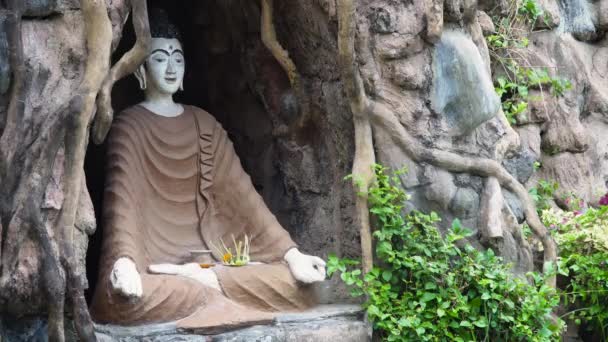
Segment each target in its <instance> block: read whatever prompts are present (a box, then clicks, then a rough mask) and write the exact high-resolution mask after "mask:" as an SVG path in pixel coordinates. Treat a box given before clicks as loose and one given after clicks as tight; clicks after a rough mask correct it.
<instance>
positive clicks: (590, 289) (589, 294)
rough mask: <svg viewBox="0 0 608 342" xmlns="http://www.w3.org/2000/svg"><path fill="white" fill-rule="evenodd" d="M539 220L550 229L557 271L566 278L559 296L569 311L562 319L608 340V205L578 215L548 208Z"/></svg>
mask: <svg viewBox="0 0 608 342" xmlns="http://www.w3.org/2000/svg"><path fill="white" fill-rule="evenodd" d="M542 219H543V221H544V223H545V224H546V225H547V226H549V227H551V228H553V232H554V237H555V240H556V242H557V244H558V246H559V250H560V258H559V262H558V270H559V273H560V274H562V275H563V276H565V277H566V279H567V281H566V282H565V285H564V286H563V288H562V293H561V296H562V301H563V303H564V305H565V306H567V307H568V308H569V309H570V310H571V311H570V312H568V313H566V314H565V315H564V316H566V317H568V318H570V319H571V320H573V321H574V322H576V323H578V324H580V323H585V324H586V325H587V326H588V327H589V328H590V329H592V330H594V331H596V332H599V333H600V334H601V336H602V337H603V341H608V338H607V336H608V206H602V207H600V208H599V209H594V208H589V209H587V210H586V211H585V212H583V213H582V214H580V215H577V214H576V213H573V212H562V211H556V210H553V209H549V210H544V211H543V215H542Z"/></svg>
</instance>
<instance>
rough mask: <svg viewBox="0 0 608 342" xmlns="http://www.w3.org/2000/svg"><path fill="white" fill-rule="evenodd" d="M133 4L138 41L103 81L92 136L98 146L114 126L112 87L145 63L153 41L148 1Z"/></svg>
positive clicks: (137, 0)
mask: <svg viewBox="0 0 608 342" xmlns="http://www.w3.org/2000/svg"><path fill="white" fill-rule="evenodd" d="M131 4H132V5H131V6H132V17H133V27H134V28H135V36H136V41H135V45H134V46H133V48H132V49H131V50H129V51H128V52H127V53H125V54H124V55H123V56H122V57H121V58H120V60H119V61H118V62H117V63H116V64H115V65H114V66H113V67H112V69H111V70H110V73H109V74H108V75H107V77H106V78H105V80H104V81H103V85H102V87H101V91H100V92H99V95H98V98H97V115H96V116H95V122H94V124H93V130H92V136H91V138H92V139H93V142H94V143H96V144H101V143H103V141H104V140H105V138H106V136H107V135H108V131H109V130H110V126H111V125H112V119H113V118H114V110H113V109H112V87H114V83H116V81H118V80H120V79H121V78H123V77H125V76H127V75H129V74H131V73H133V72H134V71H135V70H136V69H137V68H138V67H139V66H140V65H141V63H143V61H144V59H145V58H146V56H147V54H148V49H149V47H150V41H151V40H152V37H151V35H150V23H149V20H148V4H147V2H146V0H131Z"/></svg>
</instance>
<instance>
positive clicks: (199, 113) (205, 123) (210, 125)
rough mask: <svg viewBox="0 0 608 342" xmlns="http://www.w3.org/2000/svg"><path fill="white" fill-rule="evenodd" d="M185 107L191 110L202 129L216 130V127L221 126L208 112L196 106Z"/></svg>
mask: <svg viewBox="0 0 608 342" xmlns="http://www.w3.org/2000/svg"><path fill="white" fill-rule="evenodd" d="M183 106H184V108H186V109H187V110H190V111H191V112H192V113H193V114H194V115H195V116H196V118H197V120H198V122H199V124H200V126H201V128H207V129H215V128H216V126H219V123H218V122H217V120H216V119H215V118H214V117H213V115H211V114H209V112H207V111H206V110H204V109H202V108H199V107H196V106H189V105H183Z"/></svg>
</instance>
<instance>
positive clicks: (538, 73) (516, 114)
mask: <svg viewBox="0 0 608 342" xmlns="http://www.w3.org/2000/svg"><path fill="white" fill-rule="evenodd" d="M541 17H543V18H545V19H546V16H545V13H544V11H543V9H542V6H540V4H538V3H537V2H536V0H515V1H511V6H510V9H509V11H508V13H507V15H506V16H505V17H494V18H493V21H494V24H495V26H496V32H495V33H494V34H491V35H489V36H487V37H486V41H487V43H488V48H489V50H490V57H491V59H492V61H493V63H494V64H496V65H499V66H501V67H502V70H503V71H504V75H503V76H499V77H498V78H497V79H496V84H495V90H496V93H497V94H498V96H499V97H500V98H501V101H502V110H503V112H504V114H505V117H506V118H507V120H508V121H509V123H510V124H512V125H513V124H516V123H517V120H518V119H525V117H524V113H525V112H526V110H527V109H528V107H529V102H530V100H533V98H531V97H530V95H529V89H530V88H533V87H536V88H539V89H540V90H541V97H542V96H544V95H543V88H547V89H551V94H552V95H553V96H556V97H559V96H563V95H564V92H565V91H566V90H569V89H571V88H572V84H571V83H570V81H568V80H566V79H563V78H559V77H552V76H550V75H549V72H548V70H547V68H542V67H537V66H531V65H530V63H529V62H528V60H527V58H526V54H525V53H524V52H522V51H521V50H522V49H525V48H526V47H528V44H529V43H530V41H529V39H528V36H527V35H528V30H531V29H532V28H533V27H534V24H535V23H536V21H537V20H538V19H539V18H541Z"/></svg>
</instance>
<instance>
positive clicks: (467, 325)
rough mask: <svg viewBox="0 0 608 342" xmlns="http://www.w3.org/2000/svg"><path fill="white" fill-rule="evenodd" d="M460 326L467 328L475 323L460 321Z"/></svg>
mask: <svg viewBox="0 0 608 342" xmlns="http://www.w3.org/2000/svg"><path fill="white" fill-rule="evenodd" d="M460 326H461V327H465V328H471V327H473V325H472V324H471V322H469V321H460Z"/></svg>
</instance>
